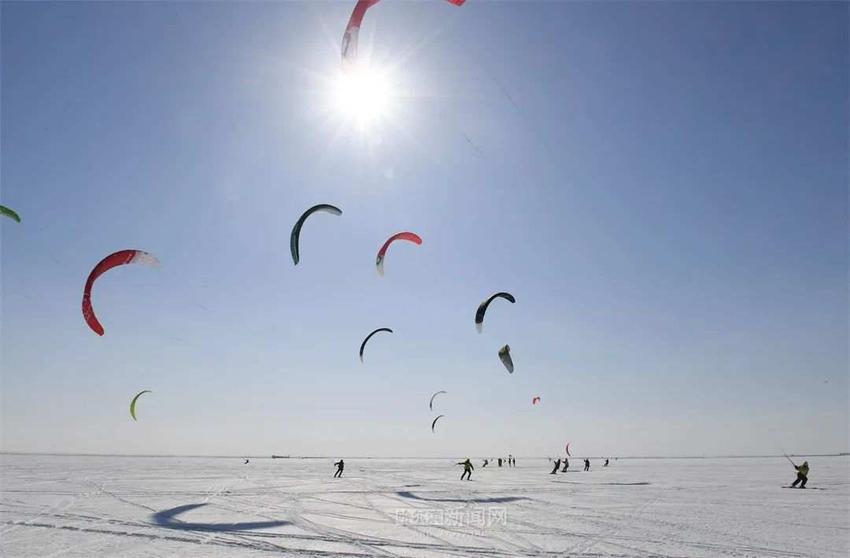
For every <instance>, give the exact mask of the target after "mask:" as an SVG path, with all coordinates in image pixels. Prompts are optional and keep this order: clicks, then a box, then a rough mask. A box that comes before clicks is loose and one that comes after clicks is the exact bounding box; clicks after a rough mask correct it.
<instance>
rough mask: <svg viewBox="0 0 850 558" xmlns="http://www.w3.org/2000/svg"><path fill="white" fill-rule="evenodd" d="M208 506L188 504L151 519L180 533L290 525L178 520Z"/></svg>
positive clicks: (247, 529) (265, 522)
mask: <svg viewBox="0 0 850 558" xmlns="http://www.w3.org/2000/svg"><path fill="white" fill-rule="evenodd" d="M202 506H206V504H186V505H185V506H177V507H176V508H171V509H167V510H162V511H159V512H156V513H154V514H151V519H152V520H153V522H154V523H156V524H157V525H159V526H160V527H165V528H166V529H178V530H180V531H217V532H227V531H250V530H252V529H268V528H270V527H280V526H281V525H290V524H291V522H289V521H248V522H244V523H187V522H185V521H181V520H179V519H177V516H178V515H180V514H182V513H186V512H187V511H191V510H194V509H196V508H200V507H202Z"/></svg>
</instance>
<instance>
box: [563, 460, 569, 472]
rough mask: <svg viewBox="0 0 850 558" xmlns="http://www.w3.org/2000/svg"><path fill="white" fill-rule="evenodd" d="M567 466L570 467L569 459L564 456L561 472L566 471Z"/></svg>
mask: <svg viewBox="0 0 850 558" xmlns="http://www.w3.org/2000/svg"><path fill="white" fill-rule="evenodd" d="M569 468H570V460H569V459H567V458H566V457H565V458H564V468H563V469H561V472H562V473H566V472H567V469H569Z"/></svg>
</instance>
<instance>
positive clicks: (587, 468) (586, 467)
mask: <svg viewBox="0 0 850 558" xmlns="http://www.w3.org/2000/svg"><path fill="white" fill-rule="evenodd" d="M584 470H585V471H590V459H585V460H584Z"/></svg>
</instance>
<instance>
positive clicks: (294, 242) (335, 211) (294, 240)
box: [289, 203, 342, 265]
mask: <svg viewBox="0 0 850 558" xmlns="http://www.w3.org/2000/svg"><path fill="white" fill-rule="evenodd" d="M317 211H322V212H324V213H330V214H332V215H336V216H340V215H342V210H341V209H340V208H338V207H336V206H333V205H330V204H326V203H320V204H319V205H314V206H313V207H311V208H310V209H308V210H307V211H305V212H304V213H303V214H301V217H299V218H298V220H297V221H296V222H295V226H293V227H292V233H291V234H290V235H289V251H290V252H291V253H292V262H293V263H294V264H295V265H298V261H299V260H300V259H301V257H300V254H299V251H298V243H299V240H300V239H301V227H303V226H304V221H306V220H307V217H309V216H310V215H312V214H313V213H316V212H317Z"/></svg>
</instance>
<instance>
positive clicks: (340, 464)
mask: <svg viewBox="0 0 850 558" xmlns="http://www.w3.org/2000/svg"><path fill="white" fill-rule="evenodd" d="M334 465H336V472H335V473H334V478H335V479H338V478H340V477H342V471H343V469H345V461H343V460H342V458H340V460H339V461H337V462H336V463H334Z"/></svg>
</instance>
